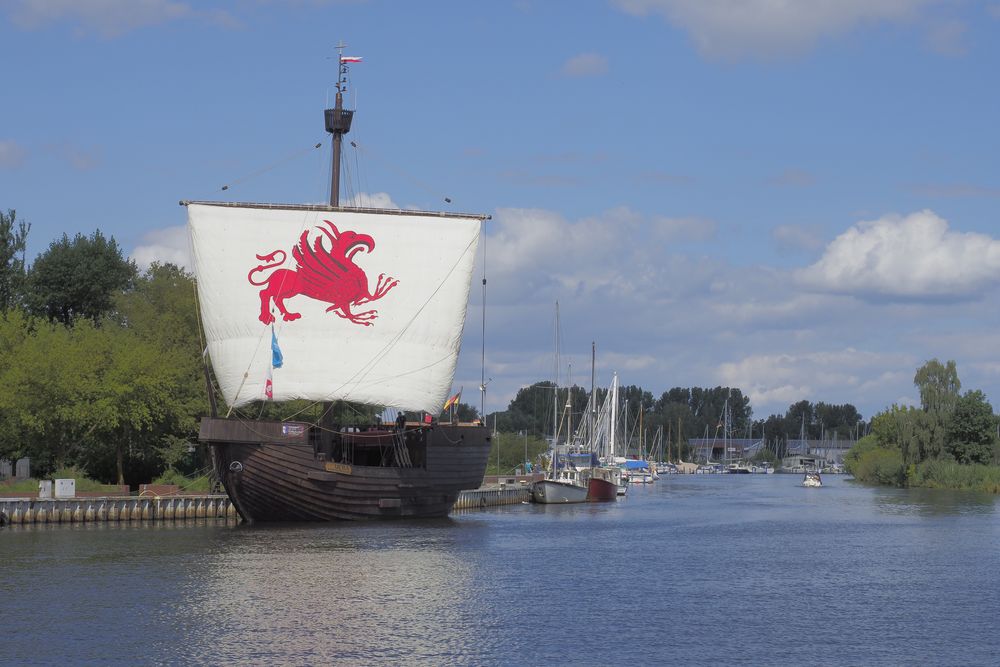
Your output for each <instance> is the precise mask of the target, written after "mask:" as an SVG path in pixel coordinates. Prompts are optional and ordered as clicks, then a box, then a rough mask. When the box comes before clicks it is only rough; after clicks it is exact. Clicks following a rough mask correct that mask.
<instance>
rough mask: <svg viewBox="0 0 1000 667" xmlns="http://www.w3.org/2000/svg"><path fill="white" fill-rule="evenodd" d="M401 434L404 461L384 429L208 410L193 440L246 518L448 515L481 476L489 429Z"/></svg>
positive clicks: (460, 427)
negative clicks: (340, 429)
mask: <svg viewBox="0 0 1000 667" xmlns="http://www.w3.org/2000/svg"><path fill="white" fill-rule="evenodd" d="M406 434H407V435H406V436H405V439H406V440H405V442H406V448H407V450H408V451H407V453H406V459H407V460H408V463H409V465H397V464H396V461H394V460H393V457H392V446H391V443H392V442H393V437H394V435H393V431H391V430H377V431H372V432H370V433H343V434H341V433H336V432H334V433H333V434H332V435H331V434H330V433H329V432H319V431H317V430H316V429H314V428H312V427H309V426H308V425H305V424H296V423H287V422H285V423H281V422H239V421H237V420H225V419H212V418H206V419H204V420H203V421H202V427H201V435H200V439H201V440H202V441H204V442H207V443H208V444H210V445H211V446H212V449H213V455H214V459H215V467H216V471H217V472H218V475H219V478H220V479H221V480H222V484H223V486H224V487H225V489H226V493H227V494H229V497H230V499H231V500H232V501H233V504H234V505H235V506H236V509H237V511H238V512H239V513H240V515H241V516H242V517H243V518H244V519H245V520H247V521H250V522H256V521H339V520H373V519H398V518H404V517H412V518H418V517H421V518H423V517H428V518H429V517H444V516H447V515H448V513H449V512H450V511H451V508H452V505H454V503H455V500H456V499H457V498H458V493H459V491H461V490H463V489H475V488H478V487H479V486H480V485H481V484H482V480H483V473H484V472H485V470H486V462H487V459H488V456H489V451H490V436H489V432H488V431H487V429H486V428H484V427H482V426H473V425H453V424H447V425H440V424H439V425H435V426H433V427H428V428H423V427H418V428H412V429H408V430H407V431H406ZM331 439H332V440H334V441H335V442H334V444H331Z"/></svg>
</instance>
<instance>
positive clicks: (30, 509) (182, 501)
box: [0, 494, 238, 525]
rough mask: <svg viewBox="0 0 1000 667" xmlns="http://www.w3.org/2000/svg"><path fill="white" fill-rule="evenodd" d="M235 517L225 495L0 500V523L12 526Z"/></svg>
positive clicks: (234, 511)
mask: <svg viewBox="0 0 1000 667" xmlns="http://www.w3.org/2000/svg"><path fill="white" fill-rule="evenodd" d="M237 517H238V515H237V513H236V508H235V507H234V506H233V504H232V503H231V502H230V501H229V497H228V496H226V495H224V494H203V495H187V496H183V497H167V498H158V497H152V498H149V497H146V498H144V497H139V496H104V497H96V498H95V497H80V498H29V497H24V498H0V520H3V521H4V522H6V523H11V524H14V525H17V524H40V523H67V524H68V523H88V522H105V521H179V520H184V519H216V518H218V519H236V518H237Z"/></svg>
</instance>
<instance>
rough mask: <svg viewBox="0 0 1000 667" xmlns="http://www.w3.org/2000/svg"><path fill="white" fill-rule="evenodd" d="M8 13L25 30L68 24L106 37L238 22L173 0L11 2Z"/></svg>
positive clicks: (226, 14) (31, 0)
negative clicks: (176, 24) (163, 26)
mask: <svg viewBox="0 0 1000 667" xmlns="http://www.w3.org/2000/svg"><path fill="white" fill-rule="evenodd" d="M6 10H7V13H8V14H9V15H10V17H11V20H12V21H13V22H14V24H15V25H17V26H19V27H21V28H24V29H29V30H34V29H39V28H42V27H45V26H48V25H50V24H53V23H69V24H71V25H73V26H75V28H76V29H77V31H79V32H81V33H97V34H99V35H101V36H103V37H107V38H111V37H117V36H119V35H122V34H124V33H126V32H129V31H130V30H135V29H137V28H143V27H146V26H151V25H158V24H160V23H167V22H169V21H175V20H178V19H186V18H200V19H203V20H208V21H210V22H213V23H217V24H222V25H233V24H234V23H235V19H234V18H233V17H232V16H231V15H230V14H229V13H228V12H225V11H222V10H214V11H200V10H196V9H194V8H193V7H192V6H191V4H189V3H187V2H175V1H174V0H10V1H9V2H7V3H6Z"/></svg>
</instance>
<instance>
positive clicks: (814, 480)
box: [802, 472, 823, 487]
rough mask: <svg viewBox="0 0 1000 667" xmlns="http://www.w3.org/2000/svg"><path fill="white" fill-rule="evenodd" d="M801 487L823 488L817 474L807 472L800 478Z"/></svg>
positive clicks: (821, 480)
mask: <svg viewBox="0 0 1000 667" xmlns="http://www.w3.org/2000/svg"><path fill="white" fill-rule="evenodd" d="M802 486H809V487H820V486H823V479H822V478H821V477H820V476H819V473H818V472H807V473H806V474H805V476H804V477H803V478H802Z"/></svg>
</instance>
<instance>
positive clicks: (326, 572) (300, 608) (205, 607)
mask: <svg viewBox="0 0 1000 667" xmlns="http://www.w3.org/2000/svg"><path fill="white" fill-rule="evenodd" d="M467 528H468V527H467ZM473 530H475V528H474V527H473ZM456 531H457V528H456V525H455V524H454V522H452V521H440V522H431V523H428V522H422V523H420V524H419V525H418V526H411V525H405V524H394V525H393V527H392V529H391V530H386V528H385V527H384V526H369V525H361V526H353V525H350V526H323V527H320V526H302V527H295V526H288V527H270V526H269V527H264V528H257V527H247V528H246V529H241V530H238V531H234V532H233V533H231V534H228V535H226V536H224V538H223V539H222V540H221V541H220V542H219V544H218V545H217V548H216V549H215V550H214V551H213V553H211V554H207V555H206V556H205V557H204V560H203V561H202V562H201V563H198V564H197V568H196V570H195V571H193V572H192V576H191V578H190V579H189V581H188V582H187V583H186V586H185V588H186V590H185V595H184V597H185V599H186V600H187V602H186V604H185V607H186V609H185V610H184V611H185V613H184V614H182V615H181V616H180V617H176V616H175V617H173V618H172V619H165V620H170V621H172V622H177V621H178V620H179V619H180V620H181V622H182V623H184V624H185V625H188V624H190V626H189V628H188V630H189V631H190V632H189V633H187V632H186V633H185V634H188V636H192V637H195V638H196V640H195V641H194V642H193V643H191V644H190V645H189V646H188V647H186V649H185V652H186V656H187V657H188V658H189V659H191V660H196V661H201V660H205V659H209V658H214V657H217V658H219V659H223V660H224V661H226V662H230V661H233V662H245V661H258V660H262V659H264V660H266V659H271V658H278V656H280V660H281V661H289V662H293V663H303V664H305V663H311V664H316V663H324V662H326V663H328V662H331V661H333V660H334V659H336V660H337V661H340V662H348V663H355V664H361V663H364V662H372V661H376V662H380V663H381V662H387V663H389V662H395V663H406V662H411V663H412V662H413V661H414V660H419V661H425V662H431V663H435V662H441V663H443V662H452V661H453V660H454V658H455V656H458V655H461V652H462V647H463V646H467V645H469V644H471V643H472V642H473V635H472V634H471V627H472V626H471V625H470V624H469V623H468V622H467V618H466V616H467V613H466V612H467V609H468V605H469V601H468V600H467V595H468V593H467V592H468V591H470V590H474V589H475V585H474V584H475V582H474V581H473V577H472V575H471V569H470V567H471V566H470V562H469V560H474V558H475V556H472V557H470V559H466V558H463V555H462V552H461V550H457V551H456V548H455V547H456V540H455V536H456ZM176 611H179V610H176ZM196 628H198V629H200V630H201V631H200V632H195V631H194V630H195V629H196Z"/></svg>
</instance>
